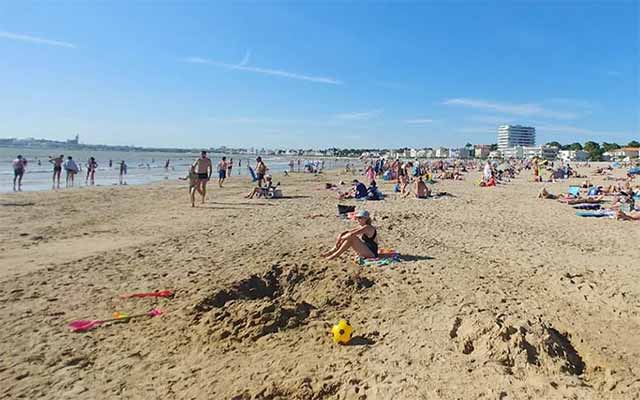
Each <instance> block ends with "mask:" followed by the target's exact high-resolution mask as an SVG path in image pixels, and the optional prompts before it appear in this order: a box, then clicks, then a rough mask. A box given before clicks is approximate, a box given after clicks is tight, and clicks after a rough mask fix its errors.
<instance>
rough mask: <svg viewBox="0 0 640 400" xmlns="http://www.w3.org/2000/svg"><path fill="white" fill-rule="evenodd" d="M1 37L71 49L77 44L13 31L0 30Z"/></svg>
mask: <svg viewBox="0 0 640 400" xmlns="http://www.w3.org/2000/svg"><path fill="white" fill-rule="evenodd" d="M0 38H3V39H9V40H18V41H21V42H29V43H37V44H45V45H48V46H58V47H68V48H71V49H75V47H76V45H75V44H73V43H68V42H61V41H59V40H51V39H45V38H41V37H36V36H29V35H22V34H19V33H11V32H4V31H0Z"/></svg>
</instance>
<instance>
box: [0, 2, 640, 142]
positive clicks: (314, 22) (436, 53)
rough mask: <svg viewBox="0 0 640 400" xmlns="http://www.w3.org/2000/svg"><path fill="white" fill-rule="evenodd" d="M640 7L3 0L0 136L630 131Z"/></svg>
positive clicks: (252, 137)
mask: <svg viewBox="0 0 640 400" xmlns="http://www.w3.org/2000/svg"><path fill="white" fill-rule="evenodd" d="M639 16H640V5H639V1H622V0H607V1H601V2H598V1H577V0H576V1H569V0H566V1H550V0H542V1H537V2H533V1H486V2H485V1H480V0H473V1H471V0H469V1H459V0H451V1H424V2H404V1H393V2H382V1H375V2H373V1H371V2H357V1H354V2H340V1H332V2H323V1H313V2H304V1H300V2H283V1H279V2H269V1H259V2H257V1H250V2H249V1H247V2H240V1H237V2H228V3H225V2H219V1H211V2H204V1H197V2H196V1H180V2H178V1H163V2H151V1H111V2H110V1H104V2H75V1H68V2H63V1H38V2H29V1H26V0H25V1H5V0H0V60H1V61H0V121H1V122H0V137H3V138H7V137H37V138H49V139H59V140H62V139H66V138H69V137H72V136H73V135H75V134H76V133H77V134H79V135H80V140H81V142H84V143H92V144H97V143H100V144H121V145H139V146H156V147H190V148H191V147H217V146H223V145H224V146H237V147H260V148H261V147H267V148H276V147H278V148H304V149H307V148H326V147H334V146H335V147H342V148H376V147H393V148H399V147H416V148H418V147H435V146H463V145H464V144H466V143H468V142H469V143H474V144H476V143H486V144H489V143H495V142H496V132H497V126H498V125H501V124H521V125H529V126H535V127H536V131H537V137H538V143H545V142H548V141H552V140H555V141H559V142H561V143H571V142H575V141H579V142H584V141H587V140H594V141H598V142H602V141H606V142H618V143H621V144H622V143H627V142H629V141H631V140H634V139H638V138H640V122H639V119H640V117H639V114H640V94H639V93H640V80H639V77H638V72H639V71H638V64H639V61H640V58H639V57H640V50H639V47H640V36H639V32H638V22H639V21H638V19H639Z"/></svg>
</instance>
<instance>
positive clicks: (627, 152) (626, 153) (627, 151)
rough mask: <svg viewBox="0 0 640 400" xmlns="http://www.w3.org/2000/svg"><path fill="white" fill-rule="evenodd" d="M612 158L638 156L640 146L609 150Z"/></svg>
mask: <svg viewBox="0 0 640 400" xmlns="http://www.w3.org/2000/svg"><path fill="white" fill-rule="evenodd" d="M608 153H609V154H610V155H611V158H614V159H623V158H627V157H629V158H638V157H639V156H640V147H623V148H621V149H615V150H609V152H608Z"/></svg>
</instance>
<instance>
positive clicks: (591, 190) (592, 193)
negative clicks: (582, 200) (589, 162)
mask: <svg viewBox="0 0 640 400" xmlns="http://www.w3.org/2000/svg"><path fill="white" fill-rule="evenodd" d="M599 194H600V189H599V188H598V187H597V186H593V187H591V188H589V192H588V193H587V196H597V195H599Z"/></svg>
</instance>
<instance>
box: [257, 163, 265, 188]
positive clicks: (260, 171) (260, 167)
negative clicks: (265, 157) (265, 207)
mask: <svg viewBox="0 0 640 400" xmlns="http://www.w3.org/2000/svg"><path fill="white" fill-rule="evenodd" d="M266 173H267V165H266V164H265V163H264V161H262V157H260V156H258V157H257V158H256V178H258V186H262V183H263V181H264V176H265V175H266Z"/></svg>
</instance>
